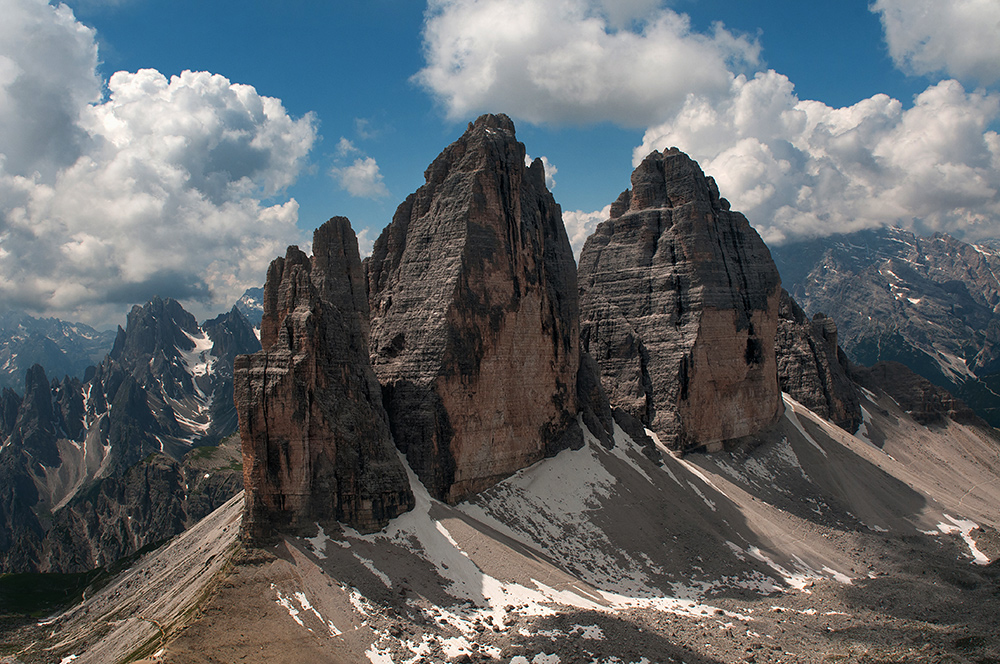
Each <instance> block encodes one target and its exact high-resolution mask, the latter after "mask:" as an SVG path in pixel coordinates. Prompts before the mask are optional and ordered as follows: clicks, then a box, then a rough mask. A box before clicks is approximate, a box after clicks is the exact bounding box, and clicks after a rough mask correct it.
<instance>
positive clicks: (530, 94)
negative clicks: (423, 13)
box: [415, 0, 759, 127]
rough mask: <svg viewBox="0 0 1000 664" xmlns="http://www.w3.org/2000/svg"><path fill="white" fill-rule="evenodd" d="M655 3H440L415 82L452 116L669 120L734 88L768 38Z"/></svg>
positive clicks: (433, 1) (432, 13)
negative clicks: (698, 21) (703, 22)
mask: <svg viewBox="0 0 1000 664" xmlns="http://www.w3.org/2000/svg"><path fill="white" fill-rule="evenodd" d="M658 5H659V3H658V2H653V1H651V0H629V1H628V2H624V3H615V2H610V0H603V1H596V0H563V1H561V2H545V1H540V0H430V1H429V3H428V11H427V19H426V22H425V25H424V33H423V37H424V56H425V60H426V66H425V67H424V68H423V69H421V70H420V72H419V73H418V74H417V75H416V77H415V80H416V81H417V82H419V83H420V84H421V85H423V86H424V87H425V88H426V89H427V90H429V91H430V92H431V93H432V94H433V95H434V96H435V97H436V98H437V99H438V101H439V102H440V103H441V104H442V105H443V107H444V109H445V111H446V113H447V115H448V117H449V118H451V119H465V118H467V117H469V116H471V115H474V114H476V113H478V112H481V111H487V110H497V109H500V110H503V111H504V112H506V113H508V114H510V115H512V116H515V117H519V118H523V119H525V120H527V121H529V122H533V123H588V122H601V121H612V122H617V123H621V124H625V125H629V126H637V127H638V126H648V125H650V124H652V123H655V122H660V121H662V120H663V119H665V118H667V117H669V116H670V114H671V112H672V111H675V110H676V109H678V108H679V107H680V106H681V105H682V104H683V103H684V100H685V98H686V97H687V96H688V95H689V94H697V95H703V96H712V95H716V94H725V93H726V91H727V90H728V89H729V86H730V84H731V82H732V79H733V74H732V73H731V70H738V69H740V68H741V67H743V66H745V65H746V64H748V63H749V64H753V63H755V62H756V61H757V59H758V56H759V47H758V45H757V44H756V43H755V42H754V41H751V40H749V39H747V38H746V37H742V36H738V35H734V34H733V33H731V32H729V31H727V30H725V28H723V27H722V25H721V24H717V25H716V26H715V28H714V29H713V31H712V32H711V33H710V34H702V33H698V32H695V31H693V30H692V29H691V25H690V21H689V19H688V17H687V16H686V15H683V14H678V13H676V12H673V11H671V10H669V9H663V8H660V7H659V6H658Z"/></svg>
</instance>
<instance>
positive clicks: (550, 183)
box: [524, 154, 559, 191]
mask: <svg viewBox="0 0 1000 664" xmlns="http://www.w3.org/2000/svg"><path fill="white" fill-rule="evenodd" d="M539 159H541V160H542V168H543V169H544V170H545V186H546V187H548V189H549V191H552V190H553V189H555V186H556V173H558V172H559V169H558V168H556V167H555V166H554V165H553V164H552V163H551V162H550V161H549V158H548V157H545V156H542V157H539ZM533 161H534V158H533V157H532V156H531V155H530V154H525V155H524V165H525V166H531V162H533Z"/></svg>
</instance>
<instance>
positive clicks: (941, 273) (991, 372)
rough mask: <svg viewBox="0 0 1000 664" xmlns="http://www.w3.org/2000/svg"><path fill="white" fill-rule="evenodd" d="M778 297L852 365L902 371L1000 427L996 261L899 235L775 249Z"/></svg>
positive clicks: (976, 249)
mask: <svg viewBox="0 0 1000 664" xmlns="http://www.w3.org/2000/svg"><path fill="white" fill-rule="evenodd" d="M771 253H772V255H773V257H774V261H775V263H776V264H777V266H778V270H779V271H780V273H781V276H782V282H783V285H784V287H785V288H786V289H787V290H788V291H789V292H790V293H791V294H792V296H793V297H794V298H795V299H796V300H797V301H798V302H799V304H800V305H801V306H802V307H803V309H805V311H806V312H807V313H809V314H815V313H818V312H822V313H824V314H826V315H827V316H830V317H831V318H833V319H834V320H835V321H836V323H837V327H838V330H839V342H840V345H841V346H842V348H843V349H844V351H845V352H846V353H847V355H848V357H850V359H851V360H852V361H854V362H855V363H856V364H860V365H863V366H870V365H873V364H875V363H876V362H879V361H882V360H893V361H897V362H900V363H902V364H905V365H906V366H908V367H909V368H910V369H912V370H913V371H915V372H917V373H918V374H920V375H921V376H923V377H925V378H927V379H928V380H930V381H931V382H932V383H934V384H936V385H939V386H941V387H944V388H946V389H948V390H949V391H950V392H951V393H952V394H954V395H955V396H957V397H959V398H961V399H963V400H964V401H965V402H966V403H967V404H968V405H969V406H970V407H972V408H973V410H975V411H976V413H978V414H979V415H980V416H981V417H983V418H984V419H985V420H986V421H987V422H989V423H990V424H991V425H993V426H995V427H996V426H1000V279H998V277H1000V251H998V250H997V249H995V248H993V247H991V246H983V245H972V244H967V243H965V242H961V241H959V240H956V239H955V238H953V237H951V236H948V235H944V234H936V235H934V236H933V237H929V238H920V237H917V236H915V235H913V234H912V233H909V232H907V231H903V230H900V229H896V228H881V229H876V230H866V231H859V232H857V233H852V234H848V235H833V236H830V237H827V238H822V239H818V240H811V241H808V242H798V243H793V244H788V245H782V246H779V247H773V248H772V250H771Z"/></svg>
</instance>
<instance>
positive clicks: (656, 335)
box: [579, 149, 782, 450]
mask: <svg viewBox="0 0 1000 664" xmlns="http://www.w3.org/2000/svg"><path fill="white" fill-rule="evenodd" d="M610 217H611V218H610V219H608V220H607V221H605V222H603V223H602V224H600V225H599V226H598V228H597V230H596V231H595V233H594V234H593V235H592V236H591V237H590V238H588V240H587V243H586V245H585V246H584V249H583V252H582V254H581V256H580V272H579V279H580V292H581V340H582V343H583V347H584V349H585V350H588V351H589V352H590V354H591V355H592V356H593V357H594V359H595V360H597V362H598V364H599V365H600V367H601V374H602V380H603V383H604V387H605V389H606V390H607V391H608V396H609V398H610V400H611V404H612V405H613V406H615V407H617V408H620V409H622V410H623V411H625V412H626V413H628V414H629V415H632V416H633V417H635V418H637V419H639V420H640V421H641V422H642V423H643V424H645V425H646V426H648V427H649V428H650V429H652V430H653V431H655V432H656V433H657V434H658V435H659V437H660V439H661V440H662V441H663V442H664V443H665V444H667V445H668V446H670V447H671V448H674V449H677V450H686V449H691V448H695V447H700V446H709V447H712V446H714V445H716V444H718V443H720V442H721V441H723V440H726V439H731V438H737V437H740V436H745V435H748V434H751V433H754V432H756V431H758V430H760V429H762V428H764V427H766V426H768V425H770V424H771V423H773V422H774V421H776V419H777V418H778V417H779V416H780V415H781V412H782V401H781V392H780V390H779V388H778V381H777V371H776V364H775V354H774V339H775V332H776V329H777V324H778V298H779V291H780V278H779V277H778V271H777V269H776V268H775V266H774V262H773V261H772V260H771V255H770V252H769V251H768V249H767V247H766V246H765V245H764V243H763V241H762V240H761V239H760V236H758V235H757V233H756V231H754V230H753V229H752V228H751V227H750V224H749V223H748V222H747V220H746V218H745V217H743V215H741V214H739V213H738V212H732V211H730V209H729V203H728V201H726V200H725V199H722V198H720V197H719V191H718V188H717V187H716V185H715V182H714V181H713V180H712V178H708V177H705V175H704V173H702V171H701V169H700V168H699V167H698V165H697V164H696V163H695V162H694V161H692V160H691V159H690V158H689V157H687V155H685V154H683V153H681V152H679V151H678V150H676V149H671V150H668V151H666V152H664V153H662V154H661V153H659V152H653V153H652V154H650V155H649V156H648V157H646V159H645V160H644V161H643V162H642V164H641V165H640V166H639V167H638V168H637V169H636V170H635V171H634V172H633V173H632V189H631V190H627V191H625V192H623V193H622V195H621V196H620V197H619V198H618V200H617V201H616V202H615V203H614V204H613V205H612V207H611V214H610Z"/></svg>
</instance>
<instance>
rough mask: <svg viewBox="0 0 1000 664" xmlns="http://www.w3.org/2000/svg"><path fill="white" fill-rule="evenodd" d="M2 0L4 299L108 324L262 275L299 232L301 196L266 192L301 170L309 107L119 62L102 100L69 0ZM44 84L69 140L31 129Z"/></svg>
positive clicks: (198, 307) (208, 303) (214, 301)
mask: <svg viewBox="0 0 1000 664" xmlns="http://www.w3.org/2000/svg"><path fill="white" fill-rule="evenodd" d="M0 3H2V5H3V13H4V16H5V20H4V23H3V27H2V28H0V30H3V31H5V34H4V36H3V37H2V38H0V45H2V49H3V52H2V58H3V62H4V63H5V64H4V67H5V69H4V72H5V73H4V74H0V76H3V77H4V78H3V85H2V88H3V92H2V95H3V96H2V98H0V128H2V129H0V132H2V133H0V153H2V154H0V301H3V302H5V303H7V304H10V305H14V306H21V307H24V308H27V309H29V310H32V311H35V312H39V313H46V314H50V315H58V316H62V317H66V318H73V319H77V320H84V321H87V322H92V323H95V324H100V325H105V324H109V323H111V324H113V323H117V322H119V318H120V315H121V312H122V311H123V310H124V307H125V306H127V305H130V304H132V303H135V302H141V301H143V300H145V299H147V298H149V297H151V296H152V295H154V294H159V295H162V296H170V297H176V298H178V299H181V300H182V301H185V304H186V305H187V306H189V307H191V308H192V309H193V310H194V312H195V313H196V314H200V315H205V314H208V313H214V312H217V310H219V309H220V308H223V307H228V306H229V305H230V304H231V302H232V301H235V299H236V298H238V297H239V295H240V294H241V293H242V291H243V289H245V288H246V287H247V286H252V285H259V284H260V281H261V279H262V278H263V275H264V273H265V270H266V267H267V264H268V262H269V261H270V260H271V259H272V258H273V257H274V256H276V255H278V254H280V253H282V251H283V249H284V247H285V245H286V244H288V243H290V242H295V241H296V240H297V239H298V236H299V231H298V229H297V227H296V221H297V217H298V205H297V203H296V202H295V201H294V200H288V201H285V202H278V203H275V204H268V203H264V202H262V201H263V200H264V199H267V198H271V197H275V196H278V195H280V194H281V192H282V191H283V190H284V188H285V187H287V186H288V185H289V184H291V183H292V182H293V181H294V179H295V177H296V175H297V174H298V172H299V171H300V169H301V168H302V166H303V164H304V161H305V158H306V155H307V153H308V152H309V150H310V149H311V147H312V144H313V142H314V140H315V136H316V130H315V121H314V119H313V118H312V117H311V116H306V117H305V118H301V119H298V120H295V119H293V118H291V117H290V116H289V115H288V114H287V112H286V111H285V109H284V108H283V107H282V105H281V102H280V101H278V100H277V99H273V98H269V97H262V96H260V95H258V94H257V92H256V91H255V90H254V89H253V88H252V87H250V86H247V85H239V84H233V83H231V82H230V81H228V80H227V79H225V78H223V77H222V76H218V75H212V74H209V73H206V72H184V73H182V74H181V75H180V76H174V77H172V78H170V79H169V80H168V79H167V78H166V77H165V76H163V75H162V74H160V73H159V72H157V71H155V70H141V71H138V72H135V73H129V72H118V73H116V74H114V75H113V76H112V77H111V79H110V80H109V81H108V83H107V87H108V97H107V99H106V100H103V101H102V100H100V99H98V98H96V94H97V93H98V92H99V89H100V88H99V85H100V81H99V79H98V78H97V76H96V74H95V73H94V67H95V66H96V53H97V48H96V45H95V42H94V33H93V31H92V30H89V29H88V28H85V27H84V26H82V25H80V24H79V23H78V22H76V20H75V19H74V18H73V15H72V13H71V12H70V11H69V10H68V9H67V8H65V6H60V7H58V8H55V7H51V6H48V5H46V4H45V3H43V2H40V1H39V0H0ZM8 32H9V34H20V33H21V32H24V33H25V34H29V35H43V36H45V39H47V40H48V42H45V41H44V40H43V42H42V43H36V42H35V41H33V40H30V39H28V40H24V41H19V40H17V39H15V40H13V41H11V40H9V39H7V33H8ZM10 63H13V64H10ZM60 63H64V64H65V66H63V65H62V64H60ZM81 63H82V64H81ZM10 72H16V74H15V75H13V76H12V75H11V74H10ZM46 76H47V77H49V80H47V79H46V78H45V77H46ZM95 81H96V84H95ZM95 86H96V87H95ZM40 91H41V94H42V96H43V97H44V98H45V99H47V100H48V105H49V106H51V108H48V109H42V111H40V112H41V114H42V116H43V117H42V125H43V126H45V127H47V128H48V129H47V131H51V132H52V134H51V135H53V136H57V137H70V140H68V142H67V143H66V145H65V146H54V145H53V144H52V142H49V143H46V141H44V140H40V139H39V138H38V137H32V134H31V132H32V131H34V130H35V129H36V128H37V126H38V124H37V123H38V121H39V120H38V117H37V116H33V115H31V114H30V113H26V112H25V111H26V109H31V108H32V107H33V104H37V100H35V99H32V97H33V96H36V95H38V94H40ZM45 111H52V112H50V113H48V114H47V115H46V114H45ZM19 136H26V137H27V138H26V139H25V141H26V142H25V145H28V146H30V145H34V144H38V145H39V146H40V147H41V149H40V151H39V154H38V155H37V156H35V157H30V156H29V157H25V156H24V152H25V151H24V149H23V146H22V145H21V143H19V142H18V140H19V139H18V137H19ZM66 146H69V147H70V148H72V151H69V150H68V149H57V148H64V147H66ZM49 148H51V149H49Z"/></svg>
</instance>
